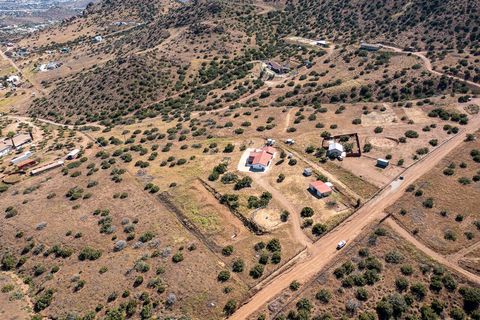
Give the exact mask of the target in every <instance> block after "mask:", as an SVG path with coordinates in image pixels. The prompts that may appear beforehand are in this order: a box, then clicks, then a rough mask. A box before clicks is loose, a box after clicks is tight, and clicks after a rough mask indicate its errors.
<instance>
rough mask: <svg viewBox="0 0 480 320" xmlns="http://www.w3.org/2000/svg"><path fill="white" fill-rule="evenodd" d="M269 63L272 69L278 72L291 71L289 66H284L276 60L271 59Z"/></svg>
mask: <svg viewBox="0 0 480 320" xmlns="http://www.w3.org/2000/svg"><path fill="white" fill-rule="evenodd" d="M267 65H268V67H269V68H270V70H272V71H273V72H275V73H278V74H284V73H287V72H289V71H290V69H289V68H288V67H285V66H282V65H281V64H279V63H277V62H275V61H269V62H268V63H267Z"/></svg>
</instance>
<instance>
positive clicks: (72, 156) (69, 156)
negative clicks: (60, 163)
mask: <svg viewBox="0 0 480 320" xmlns="http://www.w3.org/2000/svg"><path fill="white" fill-rule="evenodd" d="M79 153H80V150H79V149H74V150H72V151H70V152H69V153H68V154H67V160H73V159H75V158H76V157H77V156H78V154H79Z"/></svg>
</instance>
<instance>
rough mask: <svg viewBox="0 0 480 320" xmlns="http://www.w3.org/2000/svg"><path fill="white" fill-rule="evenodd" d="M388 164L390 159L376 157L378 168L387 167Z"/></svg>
mask: <svg viewBox="0 0 480 320" xmlns="http://www.w3.org/2000/svg"><path fill="white" fill-rule="evenodd" d="M389 164H390V161H388V160H386V159H381V158H379V159H377V167H379V168H382V169H385V168H386V167H388V165H389Z"/></svg>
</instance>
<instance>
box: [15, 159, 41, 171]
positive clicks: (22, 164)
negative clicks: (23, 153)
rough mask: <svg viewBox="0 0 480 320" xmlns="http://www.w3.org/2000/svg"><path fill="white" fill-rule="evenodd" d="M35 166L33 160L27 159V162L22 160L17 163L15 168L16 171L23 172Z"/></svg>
mask: <svg viewBox="0 0 480 320" xmlns="http://www.w3.org/2000/svg"><path fill="white" fill-rule="evenodd" d="M36 164H37V161H35V160H34V159H27V160H24V161H22V162H19V163H17V168H18V170H23V169H27V168H30V167H33V166H34V165H36Z"/></svg>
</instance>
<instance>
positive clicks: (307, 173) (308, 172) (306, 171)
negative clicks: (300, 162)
mask: <svg viewBox="0 0 480 320" xmlns="http://www.w3.org/2000/svg"><path fill="white" fill-rule="evenodd" d="M312 173H313V171H312V168H305V169H304V170H303V175H304V176H305V177H310V176H311V175H312Z"/></svg>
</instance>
